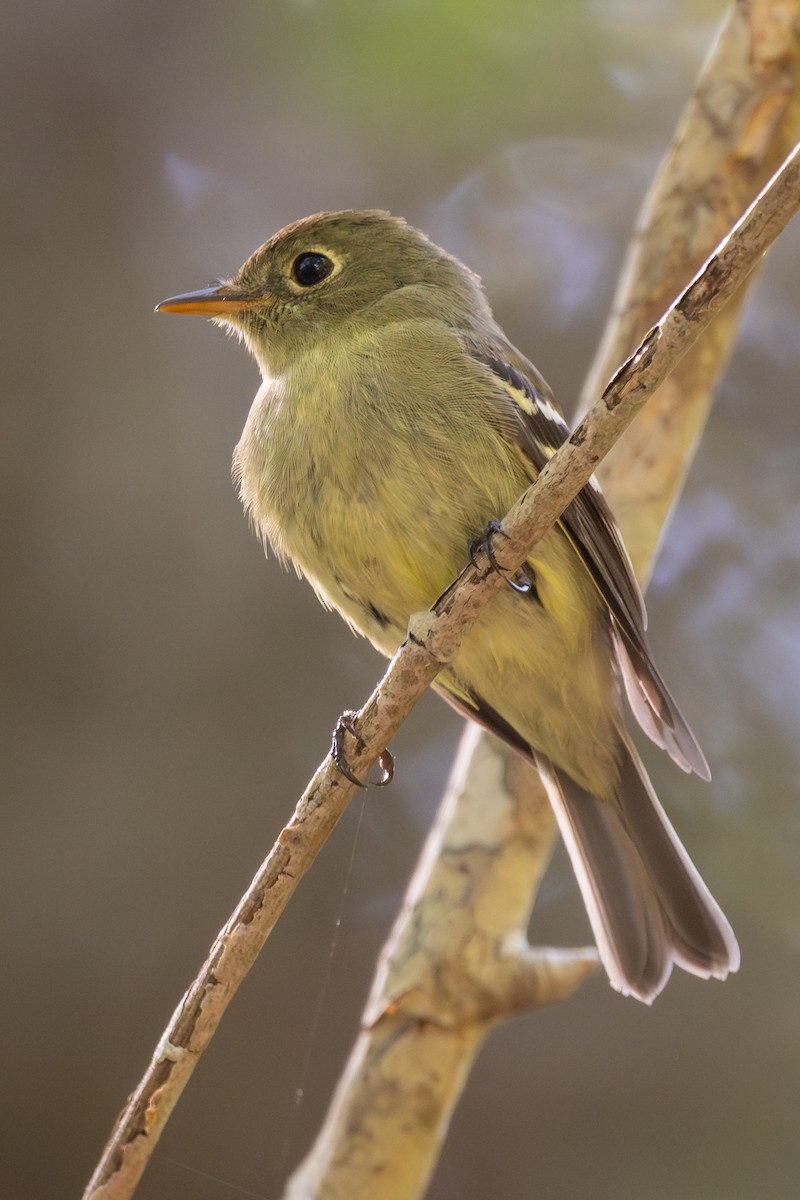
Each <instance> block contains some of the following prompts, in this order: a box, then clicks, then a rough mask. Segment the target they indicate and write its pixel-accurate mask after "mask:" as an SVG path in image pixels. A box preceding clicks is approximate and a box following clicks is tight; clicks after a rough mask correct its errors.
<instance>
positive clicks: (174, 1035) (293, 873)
mask: <svg viewBox="0 0 800 1200" xmlns="http://www.w3.org/2000/svg"><path fill="white" fill-rule="evenodd" d="M798 207H800V147H796V148H795V150H794V151H793V153H792V154H791V155H790V156H789V158H788V159H787V160H786V162H785V163H784V165H783V166H782V167H781V169H780V171H778V172H777V174H776V175H775V176H774V177H773V179H772V180H771V181H770V183H769V184H768V185H767V187H766V188H764V190H763V191H762V192H761V194H760V195H759V197H758V198H757V200H756V201H755V202H754V203H753V205H751V207H750V208H749V209H748V211H747V212H746V213H745V215H744V216H743V217H742V219H741V220H740V221H739V222H738V223H737V225H736V226H735V227H734V229H733V230H732V231H731V233H730V234H729V235H728V237H727V238H726V239H725V241H724V242H723V243H722V244H721V246H720V247H719V248H718V250H717V251H716V252H715V254H714V255H712V257H711V258H710V259H709V260H708V262H707V264H706V266H705V267H704V268H703V269H702V271H701V272H700V273H699V274H698V275H697V276H696V277H695V279H694V280H693V282H692V283H691V284H690V285H689V287H688V288H687V289H686V291H685V292H684V293H683V294H682V295H681V296H680V297H679V298H678V300H677V301H676V302H675V303H674V304H673V305H672V306H671V307H670V308H669V309H668V310H667V312H666V313H665V315H664V317H663V318H662V319H661V321H660V322H659V323H658V325H656V326H655V327H654V329H653V330H652V331H651V333H650V334H648V336H647V337H646V338H645V340H644V341H643V343H642V345H641V346H640V347H639V349H638V350H637V352H636V353H635V354H634V355H633V356H632V357H631V358H630V359H629V360H628V361H627V362H626V363H625V364H624V366H623V367H622V368H621V369H620V370H619V371H618V373H617V374H616V376H615V377H614V379H613V380H612V382H611V384H609V386H608V388H607V389H606V391H605V392H604V394H603V396H602V397H601V398H600V400H598V401H597V403H596V404H595V405H594V406H593V408H592V409H591V410H590V411H589V413H588V414H587V416H586V418H585V419H584V420H583V421H582V422H581V424H580V425H579V426H578V428H577V429H576V430H575V432H574V433H573V434H572V436H571V438H570V439H569V441H567V442H566V443H565V444H564V446H562V447H561V448H560V449H559V450H558V451H557V452H556V454H554V455H553V457H552V458H551V459H550V461H549V462H548V464H547V466H546V468H545V469H544V470H543V471H542V473H541V475H540V476H539V478H538V479H537V480H536V482H535V483H534V484H533V485H532V487H531V488H529V489H528V491H527V492H526V494H525V496H524V497H523V498H522V499H521V500H520V501H519V502H518V503H517V504H516V505H515V506H514V508H513V509H512V510H511V512H510V513H509V515H508V517H507V518H506V520H505V521H504V522H503V531H504V533H505V535H506V537H505V538H504V540H503V551H504V554H503V558H504V563H505V562H507V565H508V567H509V569H510V570H514V569H515V568H516V567H517V566H519V565H520V564H521V563H522V561H523V560H524V558H525V557H526V556H527V555H528V554H529V553H530V551H531V550H532V548H533V546H534V545H535V544H536V543H537V542H538V541H539V540H540V539H541V538H542V537H543V536H544V534H545V533H546V532H547V530H548V529H549V528H550V527H551V526H552V525H553V524H554V522H555V521H556V520H557V519H558V517H559V516H560V514H561V513H562V512H563V511H564V509H565V508H566V506H567V505H568V504H569V503H570V501H571V500H572V499H573V498H574V496H576V495H577V493H578V492H579V491H580V489H581V487H582V486H583V485H584V484H585V483H586V482H587V480H588V479H589V477H590V475H591V474H592V472H593V471H594V469H595V467H596V465H597V463H598V462H599V461H600V459H601V458H602V457H603V455H604V454H606V453H607V452H608V450H609V449H610V447H611V446H612V445H613V444H614V441H615V440H616V439H617V438H618V437H619V436H620V434H621V433H622V432H623V430H624V429H625V428H626V427H627V426H628V424H629V423H630V422H631V421H632V420H633V418H634V416H635V415H636V413H637V412H638V410H639V409H640V408H641V407H642V406H643V405H644V404H645V402H646V401H647V399H648V398H649V396H650V395H651V394H652V392H653V391H654V390H655V388H656V387H658V385H659V384H660V383H661V382H662V380H663V379H664V378H665V377H666V375H667V374H668V373H669V371H670V370H671V369H672V367H673V366H674V365H675V363H676V362H677V361H678V360H679V359H680V357H681V356H682V355H683V354H684V353H685V352H686V350H687V349H688V348H689V346H690V345H691V344H692V343H693V342H694V341H695V340H696V339H697V337H698V336H699V335H700V333H701V332H702V331H703V329H704V328H705V327H706V325H707V324H708V322H709V321H710V320H711V318H712V317H713V316H714V315H715V314H716V313H717V312H718V311H719V310H720V309H721V308H722V307H723V305H724V304H725V303H726V302H727V300H729V299H730V297H731V296H732V295H733V293H734V292H735V291H736V289H737V288H738V287H739V285H740V284H741V283H742V282H743V281H744V279H745V278H746V277H747V276H748V274H749V273H750V272H751V271H752V270H753V268H754V266H755V265H756V263H757V262H758V260H759V259H760V257H761V256H762V254H763V253H764V252H765V250H766V249H767V247H768V246H769V245H770V244H771V242H772V241H773V240H774V238H775V237H777V235H778V234H779V233H780V231H781V230H782V229H783V228H784V226H785V225H786V224H787V222H788V221H789V219H790V218H791V216H792V215H793V214H794V212H795V211H796V210H797V208H798ZM501 586H503V583H502V580H501V578H500V576H499V575H498V574H497V573H495V572H491V571H489V572H488V573H483V572H482V571H481V570H479V569H478V568H476V567H474V566H469V567H468V568H466V569H465V571H464V572H463V573H462V575H461V577H460V578H459V580H458V581H457V583H456V584H455V585H453V586H452V587H451V588H449V589H448V591H447V592H446V593H445V595H444V596H443V597H442V598H441V600H440V601H438V602H437V604H436V605H435V606H434V608H433V609H432V610H431V612H430V613H426V614H418V615H417V618H416V619H415V620H413V621H412V624H411V627H410V636H409V638H408V639H407V640H406V642H405V643H404V644H403V646H402V647H401V649H400V650H399V651H398V653H397V654H396V655H395V657H394V659H393V660H392V662H391V663H390V665H389V669H388V670H387V672H386V674H385V675H384V677H383V679H382V680H381V682H380V683H379V685H378V687H377V688H376V690H375V691H374V692H373V694H372V696H371V697H370V698H369V700H368V701H367V703H366V704H365V705H364V707H363V708H362V709H361V711H360V713H359V714H358V717H357V721H356V725H357V728H358V731H359V737H358V739H355V738H349V739H348V740H349V741H352V742H353V743H354V744H353V746H352V747H351V746H349V745H347V746H346V752H347V756H348V761H349V763H350V766H351V768H352V770H353V772H354V773H355V774H357V775H359V776H360V777H362V778H363V777H364V775H365V773H367V772H368V771H369V770H370V769H371V767H372V766H373V765H374V763H375V761H376V760H377V758H378V755H379V754H380V752H381V751H382V750H383V749H384V747H385V746H386V745H387V744H388V742H389V741H390V739H391V738H392V736H393V735H394V734H395V732H396V731H397V729H398V728H399V727H400V725H401V724H402V722H403V721H404V720H405V718H406V717H407V716H408V714H409V712H410V711H411V709H412V708H413V706H414V704H415V703H416V702H417V701H418V700H419V699H420V697H421V696H422V694H423V692H424V691H425V689H426V688H427V687H428V685H429V684H430V683H431V682H432V680H433V679H434V678H435V676H436V674H437V672H438V671H439V670H440V668H441V667H442V666H443V665H445V664H446V663H447V662H449V661H452V659H453V658H454V657H455V656H456V654H457V652H458V646H459V644H460V642H461V639H462V638H463V637H464V636H465V634H466V632H467V631H468V629H469V628H471V626H472V625H473V624H474V622H475V621H476V620H477V618H478V616H479V614H480V611H481V609H482V608H483V605H484V604H486V603H488V601H489V599H490V598H491V596H492V595H494V594H495V593H496V592H497V591H498V590H499V588H500V587H501ZM352 790H353V787H352V784H350V783H348V782H347V781H346V780H345V779H344V777H343V776H342V774H341V773H340V771H339V770H338V768H337V767H336V766H335V765H334V764H333V763H332V761H331V759H330V758H327V757H326V759H325V761H324V762H323V763H322V764H321V766H320V767H319V769H318V770H317V773H316V774H315V776H314V778H313V779H312V781H311V783H310V784H309V786H308V788H307V789H306V791H305V793H304V794H303V796H302V798H301V799H300V801H299V803H298V805H297V808H296V810H295V813H294V815H293V817H292V819H291V821H290V822H289V824H288V825H287V826H286V827H285V828H284V829H283V830H282V832H281V834H280V835H279V837H278V840H277V841H276V843H275V845H274V847H273V849H272V851H271V852H270V854H269V855H268V857H267V859H266V860H265V862H264V864H263V865H262V867H261V869H260V870H259V872H258V874H257V875H256V877H255V879H254V880H253V883H252V884H251V886H250V888H249V889H248V891H247V893H246V894H245V896H244V897H243V899H242V900H241V902H240V904H239V905H238V907H237V909H236V911H235V913H234V914H233V916H232V917H231V918H230V920H229V921H228V923H227V924H226V926H225V928H224V929H223V930H222V932H221V933H220V935H219V936H218V937H217V939H216V941H215V942H214V945H213V946H212V948H211V952H210V954H209V957H208V959H207V960H206V963H205V964H204V966H203V969H202V971H201V972H200V974H199V975H198V977H197V979H196V980H195V981H194V983H193V984H192V985H191V987H190V988H189V991H188V992H187V993H186V995H185V996H184V998H183V1000H182V1001H181V1003H180V1004H179V1006H178V1008H177V1009H176V1011H175V1013H174V1015H173V1017H172V1019H171V1021H170V1023H169V1025H168V1027H167V1029H166V1031H165V1033H164V1035H163V1037H162V1039H161V1041H160V1042H159V1044H158V1046H157V1048H156V1051H155V1053H154V1055H153V1058H152V1060H151V1063H150V1065H149V1067H148V1069H147V1071H146V1073H145V1075H144V1077H143V1079H142V1081H141V1083H140V1084H139V1086H138V1087H137V1089H136V1091H135V1092H134V1094H133V1096H132V1097H131V1099H130V1100H129V1102H128V1104H127V1106H126V1108H125V1109H124V1110H123V1112H122V1113H121V1115H120V1118H119V1120H118V1122H117V1125H116V1126H115V1128H114V1130H113V1132H112V1134H111V1137H110V1138H109V1141H108V1143H107V1145H106V1147H105V1149H104V1151H103V1155H102V1157H101V1159H100V1162H99V1164H98V1166H97V1169H96V1171H95V1173H94V1175H93V1177H92V1179H91V1181H90V1182H89V1184H88V1186H87V1189H86V1191H85V1193H84V1200H101V1198H102V1200H126V1198H127V1197H130V1196H131V1195H132V1194H133V1191H134V1188H135V1187H136V1184H137V1182H138V1180H139V1178H140V1176H141V1174H142V1172H143V1170H144V1168H145V1166H146V1164H147V1161H148V1160H149V1157H150V1155H151V1154H152V1152H153V1149H154V1148H155V1145H156V1143H157V1141H158V1138H159V1136H160V1133H161V1130H162V1129H163V1127H164V1125H165V1123H166V1121H167V1119H168V1118H169V1115H170V1113H171V1111H172V1109H173V1108H174V1106H175V1104H176V1102H177V1099H178V1097H179V1095H180V1093H181V1091H182V1090H183V1088H184V1086H185V1085H186V1083H187V1081H188V1079H189V1077H190V1075H191V1073H192V1071H193V1070H194V1066H195V1064H196V1062H197V1060H198V1058H199V1056H200V1055H201V1054H202V1052H203V1050H204V1049H205V1048H206V1046H207V1045H208V1043H209V1041H210V1039H211V1037H212V1035H213V1033H214V1030H215V1029H216V1027H217V1025H218V1023H219V1021H220V1019H221V1017H222V1014H223V1012H224V1011H225V1008H226V1007H227V1005H228V1002H229V1001H230V999H231V998H232V996H233V994H234V993H235V991H236V989H237V988H238V986H239V984H240V983H241V982H242V980H243V979H244V977H245V976H246V974H247V972H248V970H249V969H250V967H251V966H252V964H253V962H254V961H255V958H256V956H257V954H258V952H259V950H260V949H261V946H262V945H263V943H264V941H265V940H266V938H267V937H268V936H269V933H270V931H271V930H272V928H273V926H274V924H275V922H276V921H277V919H278V917H279V916H280V914H281V913H282V911H283V909H284V908H285V906H286V904H287V903H288V901H289V898H290V897H291V895H292V894H293V892H294V890H295V888H296V887H297V884H298V882H299V880H300V879H301V878H302V876H303V875H304V874H305V872H306V870H307V869H308V868H309V866H310V865H311V863H312V862H313V860H314V858H315V857H316V854H317V852H318V851H319V849H320V848H321V846H322V845H323V843H324V842H325V840H326V838H327V836H328V834H329V833H330V831H331V830H332V829H333V827H334V825H335V824H336V822H337V821H338V819H339V817H340V816H341V814H342V813H343V811H344V809H345V807H346V805H347V803H348V801H349V799H350V795H351V793H352Z"/></svg>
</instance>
